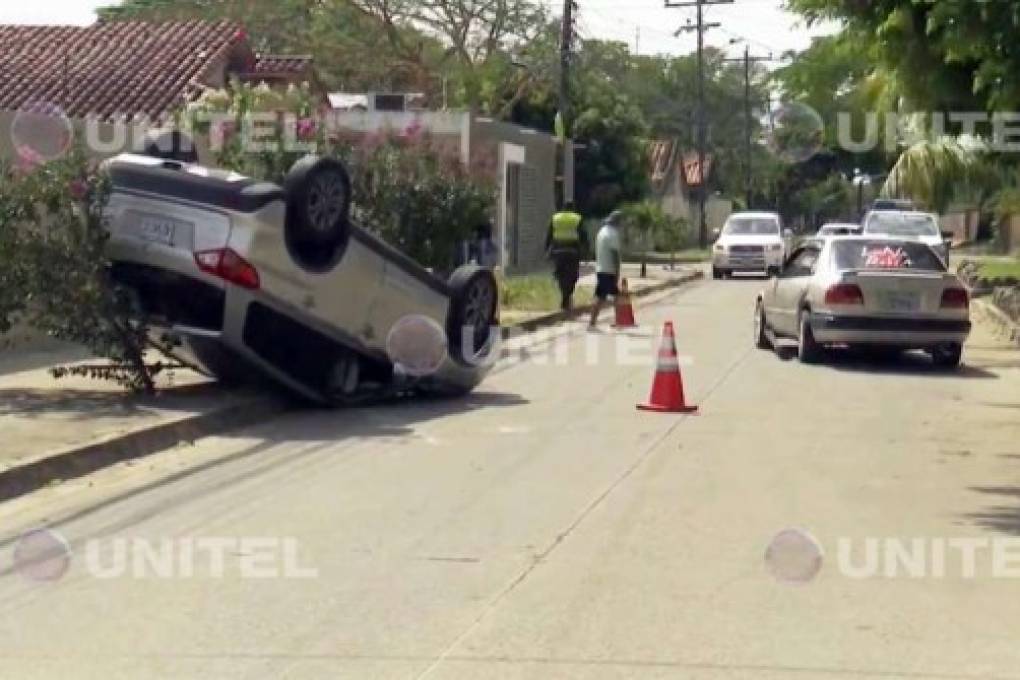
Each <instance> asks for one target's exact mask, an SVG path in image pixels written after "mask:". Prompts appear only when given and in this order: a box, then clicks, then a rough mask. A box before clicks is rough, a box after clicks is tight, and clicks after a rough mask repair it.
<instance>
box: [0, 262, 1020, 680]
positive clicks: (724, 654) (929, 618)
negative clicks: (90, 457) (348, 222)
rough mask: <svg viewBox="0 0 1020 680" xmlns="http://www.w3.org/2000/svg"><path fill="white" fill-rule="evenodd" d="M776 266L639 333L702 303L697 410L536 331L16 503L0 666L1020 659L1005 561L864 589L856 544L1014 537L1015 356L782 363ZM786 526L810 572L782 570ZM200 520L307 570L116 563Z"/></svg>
mask: <svg viewBox="0 0 1020 680" xmlns="http://www.w3.org/2000/svg"><path fill="white" fill-rule="evenodd" d="M758 285H760V284H759V283H755V282H705V283H702V284H698V285H696V286H693V287H690V288H688V289H686V290H684V291H683V292H680V293H678V294H674V295H672V296H670V297H668V298H667V299H665V300H664V301H662V302H661V303H660V304H658V305H657V306H656V307H654V308H653V309H642V310H640V315H641V320H642V321H643V322H644V323H645V328H644V329H643V331H641V332H639V333H637V334H635V335H641V333H644V334H645V335H648V336H650V335H652V334H653V333H657V332H658V327H659V326H660V324H661V322H662V321H663V320H664V319H666V318H670V319H673V320H675V321H676V323H677V328H678V332H679V336H680V344H681V353H682V354H684V355H686V356H687V357H689V359H688V361H687V362H686V363H687V365H686V366H685V371H686V373H685V376H686V378H687V386H688V391H689V392H690V394H691V396H692V398H693V399H694V400H695V401H697V402H698V403H699V404H700V405H701V407H702V414H701V415H700V416H698V417H690V418H681V417H673V416H659V415H650V414H639V413H638V412H637V411H636V410H635V409H634V405H635V403H636V402H638V401H640V400H641V399H643V398H644V397H646V396H647V390H648V386H649V381H650V378H651V369H650V368H649V367H648V366H647V365H644V366H633V365H624V364H626V363H627V362H618V361H615V360H613V361H610V360H609V359H610V358H611V357H612V354H610V352H609V349H610V348H611V347H612V342H613V339H614V337H615V336H614V335H612V334H610V333H608V332H607V333H605V334H604V335H602V336H597V337H596V338H595V339H594V340H589V337H588V336H587V335H586V334H584V333H583V332H582V331H581V330H580V327H574V328H572V329H571V333H572V335H571V337H570V340H569V345H568V354H570V355H572V356H573V357H574V358H573V360H572V361H571V362H569V365H567V366H550V365H548V364H549V362H544V363H543V362H542V361H541V360H539V359H540V358H538V357H536V355H535V354H534V350H533V354H532V359H531V360H529V361H526V362H524V363H521V364H519V365H515V366H511V367H506V368H504V369H502V370H501V371H500V372H499V373H498V374H497V375H495V376H493V377H492V378H491V380H490V381H489V382H488V383H487V385H486V388H485V389H484V390H483V391H482V392H481V393H479V394H478V395H476V396H475V397H473V398H472V399H471V400H469V401H467V402H464V403H449V402H446V403H415V404H404V405H398V406H389V407H380V408H372V409H364V410H356V411H349V412H342V413H329V412H313V413H300V414H291V415H288V416H286V417H283V418H281V419H279V420H276V421H274V422H271V423H266V424H265V425H264V426H261V427H257V428H254V429H251V430H248V431H246V432H243V433H240V434H237V435H235V436H231V437H227V438H216V439H210V440H205V441H202V442H199V443H198V444H197V445H196V446H194V447H187V448H182V449H179V450H175V451H171V452H167V453H165V454H161V455H160V456H157V457H155V458H153V459H149V460H146V461H145V462H144V463H139V464H137V465H135V466H132V467H121V468H116V469H112V470H109V471H106V472H103V473H100V474H97V475H94V476H93V477H90V478H87V479H85V480H81V481H77V482H73V483H68V484H66V485H62V486H59V487H55V488H50V489H46V490H44V491H42V492H39V493H37V494H35V495H33V496H30V497H26V498H23V499H19V500H17V501H14V502H11V503H8V504H6V505H5V506H3V507H0V525H2V526H3V528H4V530H5V531H4V532H3V533H2V534H0V538H2V539H3V542H2V543H0V559H2V560H3V562H2V563H3V565H4V569H5V571H4V574H3V576H2V577H0V601H2V602H3V603H4V614H5V615H4V616H3V617H2V623H0V677H5V678H19V679H28V678H103V679H104V680H109V679H114V678H203V679H204V678H274V679H276V678H442V679H452V678H465V679H472V680H473V679H476V678H485V679H486V680H488V679H491V678H542V679H545V678H667V677H668V678H685V679H686V678H694V679H712V680H715V679H717V678H766V679H771V678H775V679H780V678H782V679H788V678H800V677H803V678H1020V642H1018V640H1020V580H1018V579H1017V578H1014V577H1006V575H1004V574H1003V573H999V577H998V578H993V577H991V576H990V575H989V574H988V573H986V572H990V571H991V569H992V566H993V565H992V560H991V558H990V557H988V556H987V555H985V554H981V555H980V556H979V557H978V559H976V569H977V571H978V572H979V573H978V576H977V577H976V578H967V577H966V574H965V573H964V571H963V568H962V566H963V565H961V564H958V562H959V561H958V560H956V559H955V557H953V556H952V555H950V557H949V558H948V559H947V561H946V562H947V564H946V565H943V568H942V571H943V572H944V573H945V575H944V576H943V577H941V578H940V577H939V575H938V570H937V569H936V567H935V566H934V565H933V564H932V563H929V564H928V565H923V564H922V565H921V566H920V567H918V565H917V564H916V563H915V564H914V565H913V568H914V576H915V577H913V578H911V577H909V576H908V575H906V573H904V572H903V571H902V570H900V571H899V572H898V573H891V574H890V575H891V576H892V577H882V576H881V575H879V576H874V577H870V578H852V577H851V572H850V570H848V569H847V568H846V566H844V567H842V568H841V566H840V560H839V554H838V553H839V544H840V539H844V544H845V545H849V546H850V547H851V548H853V550H856V553H855V554H858V556H860V555H865V556H866V555H867V548H866V546H867V544H866V543H865V540H866V539H867V538H869V537H872V538H879V539H886V538H889V539H904V540H907V539H913V538H918V539H921V540H922V541H923V542H924V543H923V544H922V547H927V546H929V545H937V543H935V539H940V538H941V539H944V540H948V539H952V538H968V537H970V538H977V539H983V540H990V539H993V538H994V539H997V540H998V539H1016V538H1017V537H1018V536H1020V359H1018V357H1017V355H1016V354H1015V353H1010V352H1008V351H1006V350H1004V349H1003V348H1001V347H1000V346H998V345H997V344H996V343H995V342H994V341H993V340H991V339H990V338H989V337H986V336H984V335H978V336H977V337H976V338H975V340H974V342H973V343H972V345H971V347H969V348H968V357H967V361H968V367H967V368H966V369H965V370H963V371H962V372H961V373H960V374H958V375H946V374H939V373H934V372H932V371H930V370H928V369H927V368H925V367H923V366H921V365H920V364H919V363H918V362H916V361H915V362H910V361H908V362H906V363H891V364H868V363H861V362H858V361H853V360H851V359H847V358H842V359H839V360H838V361H837V362H836V363H835V364H834V365H827V366H818V367H805V366H801V365H799V364H797V363H796V362H792V361H783V360H781V359H779V358H777V357H776V356H775V355H773V354H770V353H766V352H760V351H756V350H753V349H751V341H750V325H751V320H750V318H751V314H750V308H751V299H752V296H753V293H754V291H755V289H756V287H757V286H758ZM634 340H635V342H637V341H638V339H634ZM587 342H593V343H594V344H593V345H592V347H593V349H597V348H600V347H601V348H602V349H603V350H604V354H603V357H604V358H605V360H604V361H603V362H601V363H600V364H599V365H598V366H597V367H590V366H586V365H585V364H586V361H585V360H584V358H583V353H582V350H583V349H584V347H585V343H587ZM644 342H645V343H646V344H651V343H653V340H652V339H651V338H649V337H646V338H645V339H644ZM42 523H49V524H50V525H51V526H54V527H56V529H57V530H58V531H59V532H60V533H61V534H62V535H63V536H64V537H66V538H67V540H68V541H69V542H70V543H71V545H72V549H73V552H74V554H73V558H72V560H71V563H70V568H69V570H68V571H67V573H66V574H64V575H63V577H62V578H60V579H59V580H57V581H52V582H41V583H35V582H30V581H29V580H26V578H25V576H24V574H23V573H20V572H19V573H12V570H11V569H10V564H11V561H12V559H13V555H14V551H15V539H16V538H17V536H18V535H19V534H21V532H22V531H24V530H25V529H27V528H30V527H32V526H37V525H39V524H42ZM791 527H799V528H802V529H804V530H807V531H809V532H810V533H811V534H812V535H813V536H814V537H815V538H816V539H817V541H818V542H819V543H820V544H821V546H822V548H823V549H824V558H823V562H822V567H821V571H820V573H818V574H817V577H815V578H814V579H813V580H812V579H810V576H811V574H810V573H808V572H806V571H804V570H803V567H804V566H805V563H804V562H803V561H798V558H801V557H804V556H805V553H804V552H796V553H794V554H791V553H790V552H789V550H781V549H778V548H777V549H774V550H773V552H772V553H771V554H772V556H773V558H774V562H773V563H771V564H772V566H774V567H775V568H776V569H780V568H781V571H779V572H773V570H771V569H770V567H769V564H767V563H766V560H765V559H764V556H765V553H766V548H767V546H769V545H770V542H771V541H772V540H773V537H774V536H776V535H777V533H778V532H780V531H781V530H784V529H787V528H791ZM189 537H190V538H192V539H196V537H198V538H203V539H209V538H211V537H218V538H225V539H231V540H234V539H240V538H250V537H269V538H271V539H279V538H281V537H284V538H287V539H293V542H287V541H284V542H283V543H279V544H275V543H271V544H270V548H272V547H273V546H276V548H277V551H276V552H272V551H267V550H266V549H265V546H264V545H263V546H262V552H261V553H260V554H261V555H262V556H263V557H266V555H268V561H269V567H270V568H272V567H273V566H274V564H275V566H276V567H278V568H281V569H284V568H285V570H286V571H287V573H288V575H289V576H290V578H268V579H255V578H251V577H252V576H253V575H255V574H254V572H253V571H252V570H251V565H250V564H248V571H247V572H246V574H247V576H248V578H242V577H241V576H240V571H241V569H242V566H241V564H240V563H241V560H242V559H245V557H244V555H247V556H248V557H250V556H251V555H252V554H253V552H252V551H254V550H256V548H257V546H255V547H253V544H251V543H248V544H246V545H245V546H240V547H235V548H232V549H231V550H230V551H229V554H228V555H227V556H226V567H225V568H224V573H223V577H222V578H217V577H216V567H215V565H213V564H212V563H211V561H207V562H202V561H201V560H196V561H198V562H199V563H198V564H197V565H194V564H192V562H189V561H188V560H187V559H186V550H185V548H184V547H182V546H183V545H184V544H185V543H186V541H184V540H178V541H177V542H176V543H168V544H167V545H169V546H170V548H168V550H170V549H174V550H176V551H177V553H180V554H181V555H184V557H181V564H184V563H187V564H189V565H191V567H192V568H194V569H195V570H196V574H195V575H193V576H191V577H188V574H187V572H186V571H181V570H177V571H176V572H175V573H176V576H177V577H176V578H157V577H156V576H157V575H158V568H159V567H162V568H166V567H167V565H165V564H162V565H160V564H158V563H159V560H158V557H159V555H155V554H154V555H150V556H149V557H155V558H157V559H156V561H155V562H156V566H153V564H151V563H143V564H142V565H141V567H143V568H139V569H138V570H136V571H135V572H134V575H133V576H132V575H129V576H121V577H115V578H108V579H103V578H99V576H102V575H103V573H102V567H104V566H105V567H107V568H111V569H112V567H111V565H113V566H114V567H115V566H116V565H117V564H118V563H117V562H116V560H115V558H116V556H117V551H118V550H119V549H120V548H118V546H121V547H123V546H124V545H126V544H125V542H124V541H123V540H122V539H125V538H132V539H146V540H148V541H149V542H148V543H142V542H137V541H136V543H132V544H131V546H135V547H134V548H132V554H133V555H135V556H136V557H137V554H136V553H137V546H138V545H142V546H143V547H144V546H149V547H150V548H151V549H152V551H153V552H154V553H156V552H158V550H157V548H158V547H159V546H162V545H163V544H162V543H160V541H162V540H170V539H184V538H189ZM1000 543H1001V540H1000ZM285 544H286V548H285V547H284V545H285ZM783 545H784V546H785V545H788V544H786V543H784V544H783ZM794 545H795V546H796V544H794ZM882 545H884V544H882ZM906 545H908V546H909V545H910V544H906ZM1004 545H1005V544H1004ZM154 546H155V547H154ZM129 547H130V546H129ZM1010 547H1011V548H1012V549H1013V551H1014V552H1015V551H1016V546H1015V545H1013V546H1010V545H1006V548H1010ZM90 549H95V550H96V551H97V552H96V553H95V554H96V555H98V560H96V564H95V565H93V567H91V568H90V567H88V566H87V562H88V555H89V551H90ZM125 549H126V548H125ZM239 552H240V553H244V555H239V554H238V553H239ZM203 554H204V553H203ZM889 554H893V557H894V558H895V557H896V556H895V554H894V553H889ZM181 555H176V556H177V557H180V556H181ZM851 556H852V555H851ZM879 556H880V557H883V558H884V557H887V556H888V555H884V554H883V555H879ZM142 557H145V556H144V555H143V556H142ZM807 557H810V554H807ZM907 557H909V555H907ZM210 559H211V558H210ZM861 559H863V558H861ZM861 559H857V560H856V562H855V563H848V565H849V566H854V564H856V566H857V567H858V568H860V565H861V564H862V561H861ZM274 560H275V562H274ZM147 564H148V566H146V565H147ZM246 564H247V562H246ZM897 564H898V562H896V560H895V559H894V560H893V566H894V567H895V566H896V565H897ZM265 565H266V563H265V562H263V566H265ZM281 565H283V566H282V567H281ZM58 566H59V565H58ZM807 566H810V564H808V565H807ZM999 566H1002V565H999ZM170 568H171V570H173V565H170ZM309 570H315V571H317V577H314V578H308V576H309V575H310V572H309ZM264 571H265V570H264V569H263V570H262V571H259V572H258V574H259V575H261V574H263V573H264ZM1000 571H1001V570H1000ZM1013 571H1015V569H1013ZM32 573H36V575H37V576H39V575H42V574H39V573H38V570H36V571H33V572H32ZM775 573H778V574H779V575H781V576H784V577H791V576H794V575H798V574H799V575H800V576H801V577H802V582H801V583H800V585H791V584H788V583H785V582H781V581H779V580H777V579H776V578H775ZM51 575H52V574H51ZM858 575H861V574H858ZM1011 576H1015V574H1012V575H1011Z"/></svg>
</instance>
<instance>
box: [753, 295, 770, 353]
mask: <svg viewBox="0 0 1020 680" xmlns="http://www.w3.org/2000/svg"><path fill="white" fill-rule="evenodd" d="M766 323H767V322H766V320H765V305H763V304H762V301H761V300H758V304H756V305H755V308H754V346H755V347H757V348H758V349H772V342H771V341H770V340H769V334H768V326H767V325H766Z"/></svg>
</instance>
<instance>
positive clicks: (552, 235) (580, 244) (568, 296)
mask: <svg viewBox="0 0 1020 680" xmlns="http://www.w3.org/2000/svg"><path fill="white" fill-rule="evenodd" d="M583 223H584V219H583V218H582V217H581V215H580V213H578V212H577V209H576V208H575V206H574V203H573V201H567V202H566V203H565V204H564V206H563V209H562V210H560V211H559V212H558V213H556V214H555V215H553V218H552V224H551V225H550V226H549V237H548V239H547V240H546V248H547V250H548V251H549V255H550V257H552V260H553V263H554V265H555V268H554V272H553V276H555V277H556V283H557V284H558V285H559V287H560V294H561V295H562V298H563V300H562V302H561V304H560V306H561V308H562V309H563V310H569V309H570V308H571V307H572V306H573V303H574V289H575V288H576V287H577V280H578V279H579V278H580V277H581V254H582V253H583V252H584V251H585V250H586V246H587V243H588V235H587V234H586V233H585V231H584V226H583Z"/></svg>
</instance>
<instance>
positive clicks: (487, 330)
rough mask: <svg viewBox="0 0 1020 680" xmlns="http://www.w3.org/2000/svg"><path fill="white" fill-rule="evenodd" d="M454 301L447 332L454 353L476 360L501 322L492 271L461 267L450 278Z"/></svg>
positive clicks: (497, 295) (461, 358)
mask: <svg viewBox="0 0 1020 680" xmlns="http://www.w3.org/2000/svg"><path fill="white" fill-rule="evenodd" d="M450 288H451V298H452V299H451V303H452V304H451V305H450V318H449V321H448V328H447V333H448V334H449V336H450V355H451V356H452V357H454V358H455V359H457V360H459V361H461V362H465V363H473V362H474V361H475V360H476V357H478V355H479V354H482V353H483V350H485V348H486V347H487V346H488V344H489V341H490V338H491V337H492V334H493V329H494V328H495V327H496V326H498V325H499V287H498V286H497V284H496V277H495V276H494V275H493V273H492V271H490V270H488V269H483V268H481V267H475V266H467V267H461V268H460V269H458V270H457V271H455V272H454V273H453V276H452V277H451V278H450Z"/></svg>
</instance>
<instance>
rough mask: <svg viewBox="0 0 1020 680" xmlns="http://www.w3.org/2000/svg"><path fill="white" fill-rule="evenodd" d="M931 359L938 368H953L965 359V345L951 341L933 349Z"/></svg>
mask: <svg viewBox="0 0 1020 680" xmlns="http://www.w3.org/2000/svg"><path fill="white" fill-rule="evenodd" d="M931 360H932V362H933V363H934V364H935V366H937V367H938V368H944V369H953V368H957V367H959V365H960V362H961V361H962V360H963V345H961V344H960V343H958V342H951V343H948V344H945V345H939V346H938V347H934V348H932V350H931Z"/></svg>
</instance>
